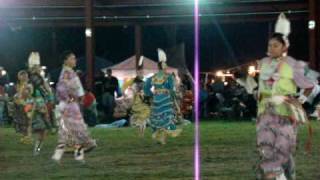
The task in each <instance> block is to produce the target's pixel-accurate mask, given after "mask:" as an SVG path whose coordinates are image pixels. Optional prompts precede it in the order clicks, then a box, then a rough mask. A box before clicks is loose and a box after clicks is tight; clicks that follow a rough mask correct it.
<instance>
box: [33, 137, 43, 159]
mask: <svg viewBox="0 0 320 180" xmlns="http://www.w3.org/2000/svg"><path fill="white" fill-rule="evenodd" d="M41 147H42V141H39V140H37V141H36V142H35V144H34V149H33V155H34V156H37V155H39V154H40V150H41Z"/></svg>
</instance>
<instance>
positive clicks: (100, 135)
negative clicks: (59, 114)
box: [0, 126, 193, 180]
mask: <svg viewBox="0 0 320 180" xmlns="http://www.w3.org/2000/svg"><path fill="white" fill-rule="evenodd" d="M90 131H91V135H92V137H94V138H95V139H97V144H98V147H97V149H95V150H94V151H92V152H90V153H88V154H86V162H87V163H86V164H85V165H81V164H79V163H77V162H75V160H73V155H72V154H65V155H64V157H63V161H62V166H59V165H56V164H55V163H53V162H52V161H51V160H50V157H51V156H52V154H53V152H54V148H55V146H56V142H57V140H56V136H49V137H48V139H47V141H46V142H45V145H44V146H43V148H42V153H41V155H40V156H38V157H33V156H32V146H30V145H22V144H20V143H19V137H20V136H18V135H17V134H16V133H15V132H14V130H13V129H12V128H10V129H9V128H1V129H0V179H6V180H7V179H24V180H29V179H41V180H44V179H86V180H87V179H112V180H122V179H123V180H124V179H125V180H131V179H145V180H153V179H155V180H158V179H176V180H184V179H186V180H189V179H190V180H191V179H193V126H188V127H184V132H183V133H182V134H181V136H180V137H177V138H176V139H169V141H168V143H167V145H165V146H161V145H158V144H156V143H154V142H153V141H152V140H151V133H150V130H148V132H147V133H146V136H145V137H144V138H140V137H137V135H136V133H137V131H136V129H133V128H122V129H90Z"/></svg>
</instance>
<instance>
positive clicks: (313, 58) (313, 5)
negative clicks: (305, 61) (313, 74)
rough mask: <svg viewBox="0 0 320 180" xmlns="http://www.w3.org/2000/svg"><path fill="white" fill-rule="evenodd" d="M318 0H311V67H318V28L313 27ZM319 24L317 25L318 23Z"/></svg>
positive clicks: (309, 23)
mask: <svg viewBox="0 0 320 180" xmlns="http://www.w3.org/2000/svg"><path fill="white" fill-rule="evenodd" d="M316 1H317V0H309V22H308V28H309V62H310V66H311V68H314V69H316V68H317V60H316V48H317V42H316V37H317V36H316V28H315V27H312V23H314V22H316V9H317V8H316ZM316 26H317V25H316Z"/></svg>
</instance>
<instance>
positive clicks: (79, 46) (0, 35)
mask: <svg viewBox="0 0 320 180" xmlns="http://www.w3.org/2000/svg"><path fill="white" fill-rule="evenodd" d="M166 28H167V27H166V26H146V27H143V54H144V55H145V56H146V57H149V58H151V59H154V60H157V53H156V49H157V48H158V47H160V48H164V49H166V48H169V47H170V46H172V39H171V41H170V38H169V37H170V36H169V34H168V31H166ZM200 30H201V38H200V40H201V70H202V71H209V70H216V69H218V68H221V67H231V66H235V65H238V64H241V63H244V62H248V61H252V60H255V59H258V58H261V57H263V56H265V53H266V48H267V38H268V36H269V35H270V33H271V32H272V30H273V25H272V24H271V26H270V24H269V23H232V24H216V23H214V22H212V23H211V24H206V25H202V26H201V27H200ZM83 31H84V29H83V28H30V27H29V28H28V27H22V28H19V27H2V28H1V29H0V41H1V44H0V59H1V61H0V62H1V63H0V66H4V67H5V68H6V69H7V70H9V72H10V74H15V73H16V72H17V71H18V70H20V69H22V68H24V67H25V64H26V62H27V58H28V55H29V53H30V51H32V50H35V51H39V52H40V55H41V61H42V64H43V65H46V66H48V68H49V70H50V69H54V68H57V67H60V66H61V61H60V60H59V58H58V57H59V55H60V53H61V52H63V51H64V50H72V51H74V52H75V53H76V55H77V56H78V57H81V56H84V55H85V37H84V33H83ZM292 31H293V32H292V34H291V35H290V41H291V47H290V54H291V55H292V56H294V57H296V58H298V59H303V60H307V58H308V29H307V22H304V21H297V22H292ZM53 32H55V36H56V44H57V49H53V48H52V47H53V44H54V41H53V39H54V38H53V36H54V35H53ZM176 32H177V33H176V39H175V41H176V43H177V44H178V43H184V44H185V51H186V52H185V55H186V62H187V67H188V68H189V69H190V70H192V68H193V47H194V46H193V40H194V38H193V36H194V35H193V25H177V28H176ZM95 36H96V41H95V48H96V49H95V53H96V56H99V57H102V58H104V59H107V60H109V61H111V62H113V63H117V62H120V61H122V60H124V59H126V58H128V57H130V56H132V55H133V54H134V28H133V27H132V26H128V27H127V26H125V27H122V26H121V27H103V28H102V27H100V28H96V31H95ZM171 38H172V37H171ZM11 76H12V75H11ZM11 79H12V78H11Z"/></svg>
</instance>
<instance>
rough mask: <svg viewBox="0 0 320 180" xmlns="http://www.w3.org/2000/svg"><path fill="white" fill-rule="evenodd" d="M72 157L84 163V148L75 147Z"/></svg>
mask: <svg viewBox="0 0 320 180" xmlns="http://www.w3.org/2000/svg"><path fill="white" fill-rule="evenodd" d="M74 159H75V160H76V161H79V162H82V163H85V161H84V149H83V148H79V149H76V150H75V151H74Z"/></svg>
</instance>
